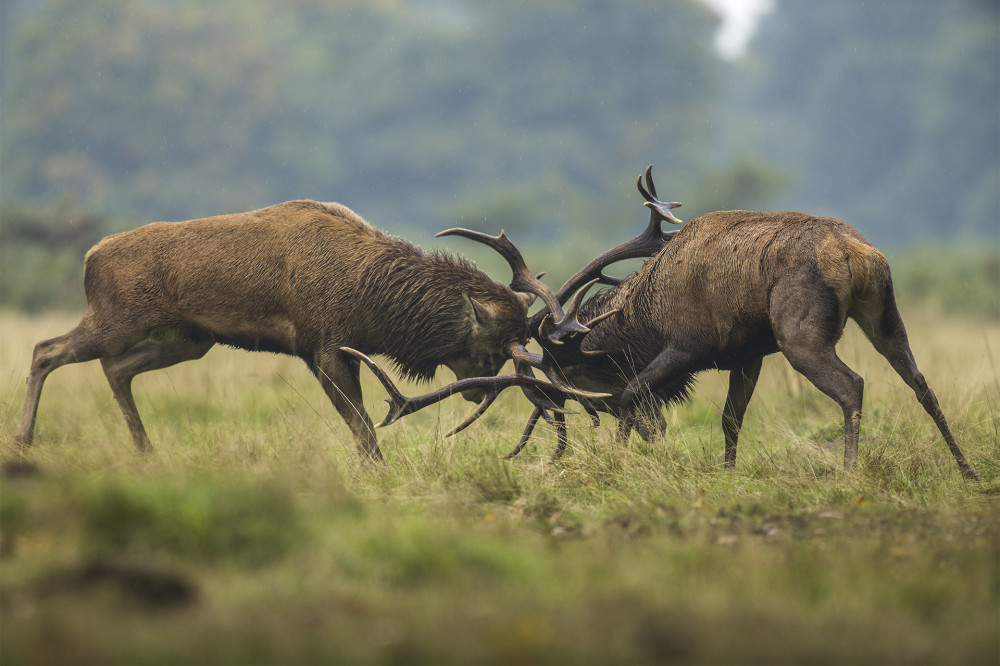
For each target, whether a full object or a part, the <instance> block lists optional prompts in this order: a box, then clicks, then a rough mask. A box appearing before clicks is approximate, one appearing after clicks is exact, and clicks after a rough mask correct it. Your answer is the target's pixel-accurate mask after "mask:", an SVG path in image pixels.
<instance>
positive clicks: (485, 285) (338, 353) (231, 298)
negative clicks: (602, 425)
mask: <svg viewBox="0 0 1000 666" xmlns="http://www.w3.org/2000/svg"><path fill="white" fill-rule="evenodd" d="M504 240H505V241H506V239H504ZM508 244H509V241H508ZM510 247H511V249H512V251H513V253H516V252H517V251H516V249H513V246H512V245H511V246H510ZM511 256H512V257H513V255H511ZM517 259H520V254H519V253H517ZM512 267H513V269H514V271H515V275H514V282H513V283H512V285H511V286H510V287H508V286H507V285H503V284H500V283H498V282H495V281H493V280H492V279H490V277H489V276H488V275H486V274H485V273H484V272H482V271H480V270H479V269H477V268H476V267H475V266H474V265H472V264H471V263H469V262H467V261H465V260H463V259H460V258H456V257H452V256H449V255H446V254H440V253H433V252H425V251H422V250H420V249H419V248H417V247H416V246H414V245H412V244H410V243H408V242H407V241H405V240H402V239H400V238H395V237H392V236H388V235H386V234H383V233H381V232H380V231H378V230H376V229H375V228H373V227H372V226H370V225H369V224H367V223H366V222H365V221H364V220H362V219H361V218H360V217H358V216H357V215H356V214H354V213H353V212H352V211H350V210H349V209H347V208H346V207H344V206H341V205H339V204H332V203H317V202H314V201H290V202H286V203H282V204H278V205H275V206H271V207H269V208H264V209H261V210H257V211H253V212H248V213H240V214H235V215H224V216H219V217H212V218H207V219H200V220H191V221H188V222H176V223H156V224H150V225H147V226H144V227H140V228H138V229H135V230H133V231H128V232H125V233H121V234H116V235H114V236H109V237H108V238H105V239H104V240H102V241H101V242H99V243H98V244H97V245H95V246H94V247H93V248H92V249H91V250H90V252H88V253H87V257H86V260H85V270H84V288H85V290H86V294H87V302H88V306H87V310H86V312H85V313H84V315H83V318H82V320H81V321H80V323H79V324H78V325H77V327H76V328H74V329H73V330H72V331H70V332H69V333H66V334H65V335H61V336H58V337H56V338H52V339H50V340H45V341H42V342H40V343H38V345H36V347H35V351H34V356H33V358H32V362H31V370H30V374H29V376H28V388H27V395H26V397H25V401H24V408H23V412H22V416H21V424H20V428H19V430H18V433H17V439H18V441H20V442H21V443H22V444H24V445H27V444H30V443H31V440H32V436H33V432H34V425H35V417H36V414H37V410H38V402H39V398H40V396H41V391H42V384H43V382H44V381H45V378H46V377H47V376H48V375H49V373H51V372H52V371H53V370H55V369H56V368H58V367H60V366H62V365H65V364H67V363H79V362H83V361H89V360H92V359H100V360H101V364H102V366H103V368H104V373H105V375H106V376H107V378H108V382H109V383H110V384H111V389H112V392H113V393H114V396H115V399H116V400H117V401H118V404H119V405H120V407H121V409H122V412H123V413H124V415H125V420H126V422H127V424H128V427H129V430H130V432H131V434H132V438H133V440H134V442H135V445H136V447H138V448H139V449H140V450H145V449H148V448H149V439H148V437H147V435H146V431H145V428H144V427H143V424H142V421H141V420H140V418H139V413H138V411H137V410H136V405H135V401H134V399H133V397H132V388H131V386H132V379H133V378H134V377H135V376H136V375H137V374H139V373H142V372H148V371H150V370H156V369H160V368H166V367H168V366H171V365H174V364H176V363H180V362H182V361H188V360H193V359H197V358H200V357H202V356H204V354H205V353H206V352H207V351H208V350H209V349H210V348H211V347H212V346H213V345H214V344H216V343H221V344H224V345H229V346H232V347H238V348H241V349H246V350H251V351H269V352H278V353H283V354H290V355H293V356H298V357H300V358H302V359H303V360H304V361H305V362H306V364H307V365H308V366H309V368H310V370H311V371H312V372H313V373H314V374H315V375H316V377H317V378H318V379H319V381H320V383H321V384H322V386H323V388H324V390H325V391H326V394H327V395H328V396H329V398H330V400H331V402H333V404H334V406H335V407H336V409H337V411H338V412H339V413H340V415H341V416H342V417H343V418H344V420H345V421H346V422H347V424H348V425H349V426H350V429H351V432H352V433H353V435H354V438H355V440H356V443H357V446H358V449H359V451H360V452H361V453H362V454H363V455H366V456H369V457H372V458H376V459H380V458H381V457H382V454H381V452H380V451H379V448H378V443H377V441H376V438H375V434H374V431H373V430H372V423H371V420H370V419H369V417H368V414H367V413H366V412H365V409H364V406H363V403H362V396H361V384H360V383H359V367H360V366H359V361H358V360H357V359H356V358H355V357H354V356H352V355H351V354H349V353H346V352H344V351H342V350H341V347H344V346H350V347H353V348H356V349H359V350H361V351H362V352H365V353H368V354H383V355H385V356H388V357H389V358H390V359H392V361H393V362H394V363H395V365H396V366H397V368H398V369H399V370H400V371H401V372H402V373H403V374H404V375H406V376H409V377H411V378H416V379H428V378H430V377H431V376H433V374H434V372H435V370H436V368H437V367H438V366H441V365H444V366H447V367H449V368H450V369H451V370H452V371H454V373H455V374H456V375H457V376H458V377H460V378H463V379H464V378H477V379H470V380H469V381H467V382H466V383H465V384H463V386H462V389H461V390H462V391H463V395H464V396H465V397H467V398H468V399H470V400H478V399H479V398H480V396H481V395H482V394H483V392H484V391H485V392H486V393H487V394H488V393H489V392H490V391H493V390H496V387H498V386H503V385H515V384H518V385H528V386H529V387H530V389H529V390H531V389H533V390H534V393H532V396H534V397H535V398H536V399H537V400H538V404H539V405H542V406H544V407H545V408H546V409H553V408H556V409H557V408H558V407H557V406H556V405H555V404H553V403H552V402H551V401H550V400H548V399H547V398H545V397H544V395H543V394H542V393H540V392H539V391H538V389H541V388H546V389H547V394H548V395H552V396H555V398H556V399H557V400H564V399H565V396H566V393H565V392H564V391H563V390H560V389H559V388H556V387H553V386H551V385H549V384H546V383H544V382H539V381H538V380H529V379H527V378H526V377H524V376H521V377H519V378H518V377H515V378H513V379H505V380H502V381H498V378H495V377H483V376H484V375H494V374H496V372H497V371H498V370H499V369H500V367H501V366H502V365H503V363H504V361H505V360H506V359H507V358H511V357H516V358H518V359H519V361H518V362H519V363H522V364H523V363H525V362H531V361H535V360H536V359H534V358H530V355H528V354H527V352H526V351H525V350H524V346H523V343H524V342H525V341H526V339H527V332H526V328H525V322H526V316H527V308H528V305H529V304H530V302H531V300H532V299H533V295H532V294H534V295H540V296H541V297H542V298H543V299H545V300H546V302H547V303H548V304H549V307H551V308H552V309H553V311H554V312H556V314H557V316H558V318H559V321H558V323H557V325H556V326H555V327H554V329H555V330H554V332H553V334H552V335H553V339H558V338H559V337H562V336H564V335H566V334H567V333H568V332H570V331H585V330H586V329H584V328H582V327H580V326H579V324H578V323H577V322H576V321H575V315H574V314H573V313H569V314H567V313H564V312H562V310H561V308H560V306H559V303H558V302H557V301H556V300H555V298H554V297H553V295H552V293H551V292H550V291H549V290H548V289H547V288H545V287H544V285H543V284H542V283H540V282H539V281H538V280H536V279H535V278H534V277H533V276H532V275H531V273H530V272H529V271H528V270H527V268H526V267H525V266H524V264H523V261H521V262H520V264H519V265H516V266H513V265H512ZM562 389H564V390H565V391H568V392H570V393H572V392H573V390H572V389H570V388H569V387H565V386H563V387H562Z"/></svg>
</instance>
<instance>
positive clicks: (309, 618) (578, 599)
mask: <svg viewBox="0 0 1000 666" xmlns="http://www.w3.org/2000/svg"><path fill="white" fill-rule="evenodd" d="M903 314H904V319H905V320H906V322H907V326H908V328H909V331H910V337H911V342H912V345H913V349H914V353H915V355H916V358H917V362H918V364H919V365H920V367H921V369H922V370H923V372H924V374H925V375H926V377H927V379H928V381H929V383H930V385H931V386H932V387H933V388H934V390H935V391H936V392H937V394H938V397H939V398H940V400H941V403H942V406H943V408H944V410H945V412H946V414H947V415H948V417H949V419H950V421H951V425H952V428H953V429H954V430H955V433H956V435H957V437H958V439H959V442H960V444H961V445H962V446H963V448H964V450H965V453H966V455H967V457H968V458H969V460H970V462H971V463H972V465H973V466H974V467H975V468H976V469H977V471H978V472H979V474H980V475H981V476H982V481H981V482H978V483H974V482H973V483H970V482H966V481H964V480H963V479H962V477H961V476H960V474H959V473H958V469H957V467H956V465H955V463H954V461H953V460H952V459H951V456H950V455H949V453H948V451H947V449H946V447H945V445H944V442H943V440H941V438H940V437H939V435H938V433H937V431H936V429H935V427H934V425H933V423H932V422H931V419H930V417H928V416H927V415H926V414H925V413H924V412H923V410H922V409H921V408H920V406H919V404H918V403H917V401H916V400H915V399H914V397H913V395H912V393H911V392H910V391H909V389H907V388H906V387H905V386H904V384H903V383H902V381H901V380H900V379H899V378H898V377H896V376H895V375H894V374H893V373H892V371H891V369H890V368H889V367H888V365H887V364H886V363H885V361H884V360H883V359H882V358H881V357H880V356H878V355H877V354H876V353H875V351H874V350H873V349H872V348H871V346H870V345H869V344H868V343H867V341H865V340H864V339H863V337H862V336H861V335H860V333H859V332H858V330H857V328H856V327H855V326H854V325H853V324H851V325H850V326H849V331H848V334H847V336H846V337H845V339H844V340H843V341H842V342H841V344H840V346H839V350H840V353H841V356H842V357H843V358H844V359H845V361H846V362H847V363H848V364H849V365H851V366H852V367H854V368H855V369H856V370H857V371H858V372H860V373H861V374H862V375H863V376H864V377H865V379H866V394H865V416H864V420H863V422H862V434H861V445H860V458H859V465H858V467H857V469H856V471H855V472H854V473H852V474H846V473H844V471H843V470H842V465H841V461H842V456H843V440H842V437H843V431H842V425H841V417H840V414H839V410H838V409H837V407H836V406H835V405H834V403H833V402H832V401H830V400H829V399H828V398H826V397H825V396H823V395H822V394H820V393H819V392H818V391H816V390H815V389H814V388H813V387H812V386H810V385H809V384H808V383H807V382H806V381H805V380H804V379H803V378H801V377H800V376H799V375H797V374H795V373H794V372H793V371H792V370H791V369H790V368H789V366H788V365H787V363H786V362H785V361H784V360H783V359H781V358H778V357H771V358H769V359H768V360H767V361H765V364H764V370H763V373H762V378H761V383H760V385H759V388H758V391H757V393H756V395H755V396H754V399H753V402H752V403H751V405H750V409H749V411H748V414H747V418H746V422H745V426H744V432H743V436H742V439H741V443H740V451H739V457H738V461H737V468H736V470H735V471H732V472H726V471H724V470H723V469H722V433H721V428H720V412H721V404H722V402H723V400H724V397H725V376H724V374H721V373H706V374H705V375H703V377H702V379H701V380H700V381H699V384H698V386H697V389H696V392H695V396H694V399H693V400H692V401H691V402H690V403H688V404H686V405H683V406H680V407H676V408H673V409H671V410H669V412H668V413H667V417H668V421H669V424H670V429H669V432H668V434H667V436H666V438H665V439H664V440H662V441H660V442H656V443H653V444H647V443H645V442H642V441H639V440H638V439H637V438H633V440H632V442H631V443H630V444H629V446H628V447H625V448H620V447H616V446H615V445H614V442H613V434H614V420H613V419H611V418H610V417H605V419H604V423H603V424H602V425H601V426H600V427H598V428H594V427H592V426H591V425H590V421H589V419H587V418H586V417H585V416H583V415H579V416H573V417H570V428H571V430H570V437H571V443H570V449H569V450H568V451H567V454H566V455H565V457H564V458H562V459H561V460H559V461H553V460H552V459H551V454H552V451H553V450H554V447H555V442H554V434H553V432H552V431H551V429H549V428H548V427H547V426H544V425H542V426H540V427H539V430H538V432H537V433H536V436H535V439H534V440H533V442H532V444H530V445H529V446H528V448H527V449H526V450H525V451H524V452H523V453H522V454H521V455H520V456H519V457H518V458H516V459H514V460H512V461H504V460H501V455H502V454H503V453H505V452H506V451H507V450H509V449H510V448H512V447H513V446H514V444H515V443H516V441H517V438H518V436H519V434H520V431H521V428H522V425H523V422H524V420H525V418H526V417H527V415H528V412H529V408H528V405H527V403H526V401H525V400H523V398H521V397H520V396H519V395H517V394H516V393H514V392H509V393H510V395H507V396H505V397H504V398H503V399H502V401H501V402H500V403H498V405H497V406H495V407H494V408H493V409H492V410H491V411H490V412H489V413H488V414H487V415H486V416H485V417H484V418H483V419H481V421H480V422H478V423H477V424H476V425H474V426H472V427H471V428H469V429H468V430H466V431H465V432H463V433H461V434H460V435H458V436H456V437H453V438H450V439H443V438H442V436H441V434H442V433H443V432H444V431H446V430H447V429H448V428H450V427H451V425H453V424H454V423H456V422H457V421H458V420H459V419H460V418H461V417H462V416H464V414H465V413H466V412H467V411H468V409H469V407H470V405H469V404H468V403H464V402H463V401H461V400H460V399H457V398H454V399H451V400H449V401H447V402H445V403H443V404H441V405H439V406H438V407H436V408H432V409H429V410H426V413H420V414H417V415H414V416H411V417H408V419H405V420H404V421H403V422H401V423H398V424H396V425H393V426H391V427H390V428H387V429H385V430H382V431H380V432H381V442H382V449H383V452H384V453H385V455H386V461H387V462H386V464H385V465H384V466H380V467H378V466H371V465H365V464H361V463H360V462H359V460H358V457H357V454H356V453H355V450H354V445H353V443H352V442H351V439H350V436H349V433H348V431H347V427H346V426H345V425H344V424H343V422H342V421H341V420H340V419H339V417H338V416H337V415H336V413H335V412H334V410H333V409H332V407H331V406H330V405H329V404H328V402H327V401H326V398H325V397H324V396H323V395H322V392H321V391H320V389H319V386H318V385H317V384H316V382H315V380H314V379H313V378H312V376H311V375H309V373H308V372H307V371H306V369H305V367H304V366H303V365H302V364H301V362H299V361H297V360H295V359H290V358H280V357H276V356H271V355H264V354H247V353H244V352H237V351H232V350H226V349H220V348H216V349H213V350H212V351H211V352H210V353H209V354H208V356H207V357H206V358H205V359H203V360H201V361H198V362H193V363H188V364H183V365H180V366H175V367H174V368H171V369H168V370H165V371H160V372H155V373H150V374H148V375H143V376H141V377H140V378H138V379H137V380H136V397H137V401H138V403H139V410H140V412H141V413H142V415H143V417H144V419H145V422H146V426H147V428H148V430H149V433H150V437H151V439H152V441H153V444H154V447H155V451H154V452H153V453H152V454H149V455H144V456H143V455H138V454H136V453H135V452H134V451H133V449H132V446H131V442H130V439H129V437H128V433H127V430H126V427H125V423H124V420H123V419H122V417H121V415H120V413H119V411H118V408H117V406H116V405H115V403H114V401H113V399H112V397H111V392H110V389H109V388H108V386H107V384H106V382H105V380H104V377H103V374H102V373H101V370H100V367H99V365H98V364H97V363H87V364H82V365H77V366H68V367H65V368H62V369H60V370H58V371H56V372H55V373H54V374H53V375H52V376H51V377H50V378H49V380H48V382H47V384H46V388H45V391H44V392H43V395H42V403H41V408H40V412H39V421H38V428H37V431H36V437H35V444H34V446H33V447H32V448H31V449H30V450H28V451H27V452H21V450H20V449H19V448H18V447H17V446H16V445H15V444H14V442H13V433H14V431H15V430H16V428H17V422H18V419H19V416H20V409H21V402H22V400H23V395H24V377H25V374H26V372H27V367H28V362H29V360H30V353H31V349H32V346H33V344H34V343H35V342H36V341H38V340H40V339H42V338H46V337H50V336H52V335H56V334H59V333H62V332H65V331H66V330H68V329H69V328H70V327H71V326H72V325H74V323H75V318H74V317H69V316H65V315H46V316H38V317H27V316H24V315H20V314H14V313H10V312H6V313H2V312H0V462H2V468H0V469H2V476H0V484H2V485H0V565H2V566H0V620H2V621H0V662H2V663H96V662H100V663H126V662H127V663H192V662H197V663H216V662H253V663H268V662H279V663H311V662H351V663H358V662H390V663H412V662H436V663H440V662H461V663H531V662H565V663H588V662H593V663H623V662H624V663H628V662H641V663H651V662H656V663H662V662H682V663H692V662H712V663H718V662H765V661H766V662H775V661H777V662H794V663H810V662H824V663H830V662H849V663H991V664H995V663H997V662H998V661H1000V572H998V569H1000V323H998V322H997V321H995V320H992V321H986V320H979V319H970V318H962V317H957V316H954V315H950V316H948V317H947V318H945V317H941V316H939V315H936V314H935V313H934V312H932V311H930V310H926V309H915V310H911V311H908V312H904V313H903ZM363 372H366V371H363ZM442 374H446V373H442ZM442 379H446V378H442ZM364 381H365V384H366V387H367V388H366V403H367V405H368V407H369V410H370V412H371V413H372V415H373V418H374V419H375V420H379V419H380V418H381V417H382V415H383V414H384V413H385V406H384V404H383V403H382V398H383V397H384V392H383V391H382V389H381V387H380V386H378V385H377V383H376V382H374V381H373V380H372V378H371V377H370V375H367V374H365V378H364ZM407 388H408V390H409V391H410V392H411V393H412V392H415V391H422V390H424V389H425V387H413V386H412V385H410V386H408V387H407Z"/></svg>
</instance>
